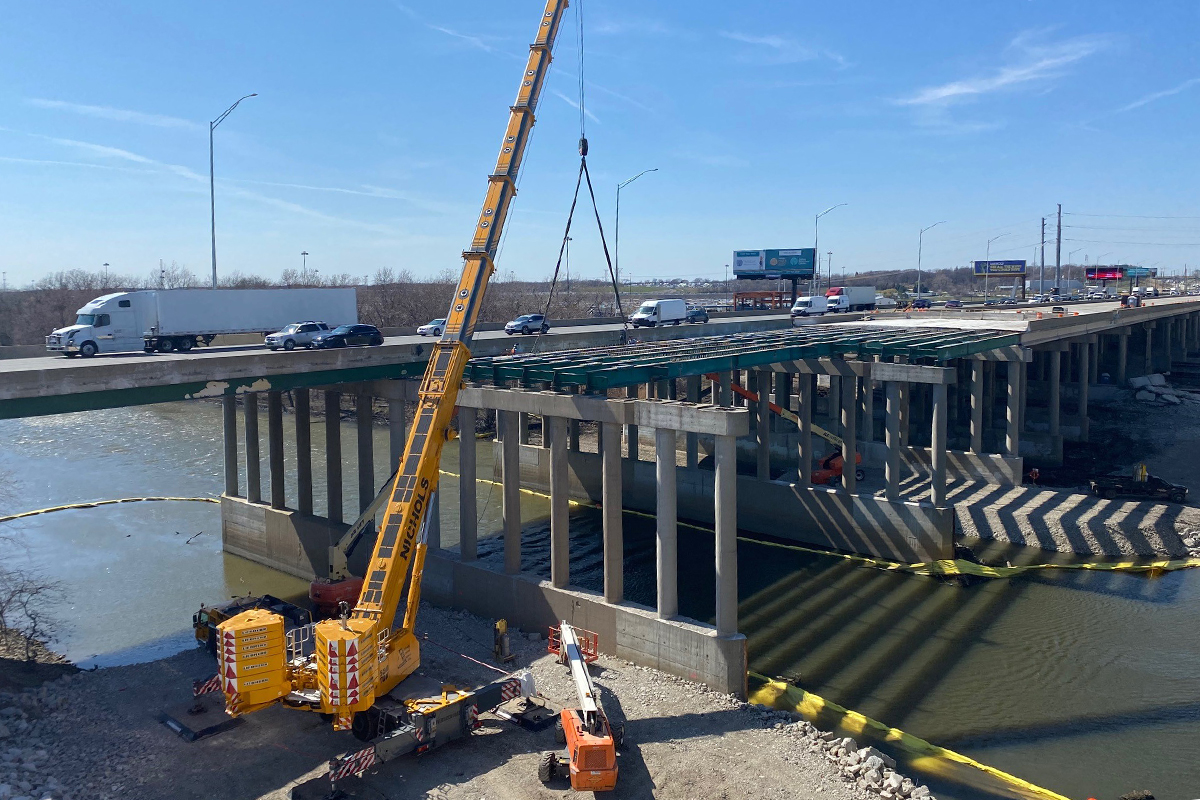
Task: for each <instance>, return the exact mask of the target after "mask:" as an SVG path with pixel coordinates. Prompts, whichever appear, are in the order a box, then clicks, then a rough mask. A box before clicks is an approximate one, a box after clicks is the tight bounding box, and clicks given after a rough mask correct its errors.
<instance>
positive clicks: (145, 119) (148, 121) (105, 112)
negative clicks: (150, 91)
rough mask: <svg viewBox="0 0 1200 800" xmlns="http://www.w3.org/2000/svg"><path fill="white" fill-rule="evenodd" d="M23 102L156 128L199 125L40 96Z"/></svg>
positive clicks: (181, 120)
mask: <svg viewBox="0 0 1200 800" xmlns="http://www.w3.org/2000/svg"><path fill="white" fill-rule="evenodd" d="M25 102H26V103H28V104H29V105H31V106H36V107H37V108H46V109H50V110H53V111H68V112H70V113H72V114H81V115H83V116H85V117H97V118H99V119H110V120H113V121H115V122H134V123H137V124H139V125H153V126H154V127H156V128H192V129H198V128H199V127H200V126H199V125H197V124H196V123H195V122H192V121H191V120H187V119H180V118H179V117H168V116H165V115H163V114H145V113H143V112H141V111H129V110H127V109H124V108H111V107H109V106H90V105H85V104H83V103H68V102H66V101H65V100H47V99H45V98H41V97H31V98H29V99H27V100H26V101H25Z"/></svg>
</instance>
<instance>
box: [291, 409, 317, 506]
mask: <svg viewBox="0 0 1200 800" xmlns="http://www.w3.org/2000/svg"><path fill="white" fill-rule="evenodd" d="M310 397H311V395H309V393H308V389H293V390H292V405H293V406H294V409H293V410H294V411H295V412H296V510H297V511H299V512H300V513H301V515H303V516H306V517H311V516H312V513H313V481H312V411H311V407H310V404H309V398H310Z"/></svg>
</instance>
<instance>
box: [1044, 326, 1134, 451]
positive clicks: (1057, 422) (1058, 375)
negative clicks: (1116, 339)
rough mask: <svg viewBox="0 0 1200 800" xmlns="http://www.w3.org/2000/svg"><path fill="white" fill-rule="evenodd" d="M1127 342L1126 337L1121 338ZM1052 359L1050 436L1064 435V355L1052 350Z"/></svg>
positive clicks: (1050, 353)
mask: <svg viewBox="0 0 1200 800" xmlns="http://www.w3.org/2000/svg"><path fill="white" fill-rule="evenodd" d="M1121 341H1122V342H1124V341H1125V337H1123V336H1122V337H1121ZM1046 355H1048V356H1049V357H1050V359H1049V360H1050V391H1049V394H1048V395H1047V397H1048V399H1047V403H1048V406H1047V410H1048V411H1049V412H1050V435H1051V436H1058V435H1059V434H1061V433H1062V353H1061V352H1059V351H1058V350H1052V351H1050V352H1049V353H1047V354H1046Z"/></svg>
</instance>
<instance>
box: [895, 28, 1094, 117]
mask: <svg viewBox="0 0 1200 800" xmlns="http://www.w3.org/2000/svg"><path fill="white" fill-rule="evenodd" d="M1036 37H1037V34H1036V33H1035V32H1026V33H1022V34H1020V35H1019V36H1017V37H1016V38H1014V39H1013V40H1012V42H1011V43H1010V44H1009V46H1008V48H1007V49H1008V50H1010V51H1013V52H1015V53H1017V54H1018V55H1019V58H1018V59H1016V61H1015V63H1013V64H1010V65H1009V66H1006V67H1002V68H1001V69H999V70H997V71H996V72H995V73H993V74H991V75H980V76H976V77H973V78H964V79H962V80H957V81H951V82H949V83H943V84H940V85H938V86H930V87H927V88H925V89H921V90H920V91H918V92H917V93H915V94H913V95H911V96H909V97H905V98H902V99H900V100H898V101H896V102H897V103H899V104H900V105H907V106H930V105H934V106H936V105H943V106H944V105H949V104H951V103H955V102H958V101H960V100H966V99H970V98H974V97H978V96H980V95H985V94H989V93H991V92H997V91H1001V90H1004V89H1009V88H1012V87H1017V86H1021V85H1023V84H1029V83H1037V82H1042V81H1046V80H1049V79H1051V78H1056V77H1059V76H1060V75H1062V74H1063V70H1064V69H1065V68H1066V67H1068V66H1070V65H1071V64H1074V63H1076V62H1078V61H1081V60H1083V59H1085V58H1087V57H1088V56H1090V55H1093V54H1095V53H1098V52H1100V51H1101V50H1103V49H1105V48H1106V47H1108V45H1109V43H1110V42H1109V39H1108V38H1107V37H1103V36H1077V37H1075V38H1072V39H1064V40H1062V41H1060V42H1052V43H1049V44H1039V43H1036V42H1035V39H1036Z"/></svg>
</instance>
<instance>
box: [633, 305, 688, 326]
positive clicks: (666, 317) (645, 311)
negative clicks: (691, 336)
mask: <svg viewBox="0 0 1200 800" xmlns="http://www.w3.org/2000/svg"><path fill="white" fill-rule="evenodd" d="M686 319H687V303H686V302H684V301H683V300H647V301H645V302H644V303H642V305H641V307H640V308H639V309H638V310H637V311H635V312H633V316H631V317H630V318H629V322H630V323H631V324H632V325H633V327H635V328H640V327H641V326H643V325H645V326H646V327H647V328H653V327H654V326H655V325H678V324H679V323H681V322H683V321H684V320H686Z"/></svg>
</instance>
